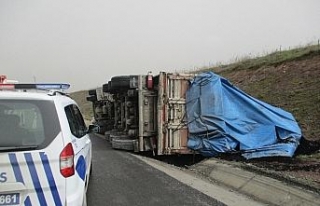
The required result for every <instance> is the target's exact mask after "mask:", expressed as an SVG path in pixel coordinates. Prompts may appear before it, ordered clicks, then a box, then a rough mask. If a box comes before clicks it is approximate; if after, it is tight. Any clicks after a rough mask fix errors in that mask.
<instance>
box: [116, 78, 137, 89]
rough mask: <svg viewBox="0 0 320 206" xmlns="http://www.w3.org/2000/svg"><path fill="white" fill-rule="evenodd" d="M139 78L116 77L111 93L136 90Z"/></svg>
mask: <svg viewBox="0 0 320 206" xmlns="http://www.w3.org/2000/svg"><path fill="white" fill-rule="evenodd" d="M137 85H138V76H116V77H112V78H111V88H110V90H111V92H118V91H123V90H128V89H132V88H136V87H137Z"/></svg>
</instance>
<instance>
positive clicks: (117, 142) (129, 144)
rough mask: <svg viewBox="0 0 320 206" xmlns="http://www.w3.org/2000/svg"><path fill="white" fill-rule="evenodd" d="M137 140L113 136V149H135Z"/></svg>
mask: <svg viewBox="0 0 320 206" xmlns="http://www.w3.org/2000/svg"><path fill="white" fill-rule="evenodd" d="M137 141H138V140H135V139H121V138H112V141H111V146H112V148H113V149H120V150H128V151H134V145H135V144H136V142H137Z"/></svg>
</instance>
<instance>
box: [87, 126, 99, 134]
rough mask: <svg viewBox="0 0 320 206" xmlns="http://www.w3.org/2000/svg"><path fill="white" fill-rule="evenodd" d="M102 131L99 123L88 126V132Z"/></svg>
mask: <svg viewBox="0 0 320 206" xmlns="http://www.w3.org/2000/svg"><path fill="white" fill-rule="evenodd" d="M99 131H100V127H99V126H98V125H94V124H90V125H89V128H88V133H92V132H94V133H98V132H99Z"/></svg>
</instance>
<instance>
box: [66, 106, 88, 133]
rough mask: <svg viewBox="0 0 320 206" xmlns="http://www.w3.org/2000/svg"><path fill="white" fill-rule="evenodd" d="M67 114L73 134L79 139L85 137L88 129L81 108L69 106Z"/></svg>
mask: <svg viewBox="0 0 320 206" xmlns="http://www.w3.org/2000/svg"><path fill="white" fill-rule="evenodd" d="M65 112H66V115H67V119H68V123H69V127H70V130H71V133H72V134H73V135H74V136H75V137H78V138H80V137H83V136H84V135H85V134H87V127H86V125H85V123H84V120H83V117H82V115H81V112H80V110H79V108H78V107H77V106H76V105H69V106H67V107H65Z"/></svg>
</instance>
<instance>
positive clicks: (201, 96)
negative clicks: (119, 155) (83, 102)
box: [87, 72, 302, 159]
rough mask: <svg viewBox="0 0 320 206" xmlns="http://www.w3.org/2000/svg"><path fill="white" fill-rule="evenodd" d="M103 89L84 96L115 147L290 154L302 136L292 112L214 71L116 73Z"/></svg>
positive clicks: (247, 154)
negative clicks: (124, 74)
mask: <svg viewBox="0 0 320 206" xmlns="http://www.w3.org/2000/svg"><path fill="white" fill-rule="evenodd" d="M100 89H101V90H102V92H100V94H102V96H101V97H97V95H98V94H99V92H97V90H90V91H89V96H88V97H87V100H88V101H91V102H92V103H93V109H94V114H95V120H96V122H97V124H99V125H100V126H101V127H102V130H101V131H102V134H104V135H106V136H107V137H108V139H109V140H110V142H111V144H112V147H113V148H116V149H125V150H132V151H135V152H144V151H152V152H153V153H154V155H171V154H191V153H194V152H197V153H201V154H202V155H204V156H217V155H219V154H220V153H235V152H238V153H241V154H242V156H244V157H245V158H247V159H251V158H260V157H268V156H285V157H292V156H293V154H294V152H295V150H296V149H297V147H298V145H299V142H300V139H301V137H302V134H301V130H300V127H299V126H298V123H297V122H296V120H295V119H294V117H293V116H292V115H291V114H290V113H288V112H286V111H284V110H282V109H280V108H277V107H274V106H271V105H269V104H267V103H264V102H262V101H260V100H258V99H255V98H253V97H251V96H249V95H248V94H246V93H244V92H243V91H241V90H240V89H238V88H237V87H235V86H233V85H232V84H230V83H229V82H228V81H227V80H226V79H224V78H222V77H220V76H219V75H216V74H214V73H212V72H205V73H202V74H197V75H195V74H181V73H165V72H160V73H159V74H158V75H156V76H152V75H151V74H150V73H149V74H147V75H131V76H115V77H113V78H111V81H109V82H108V83H107V84H105V85H103V87H102V88H100Z"/></svg>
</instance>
